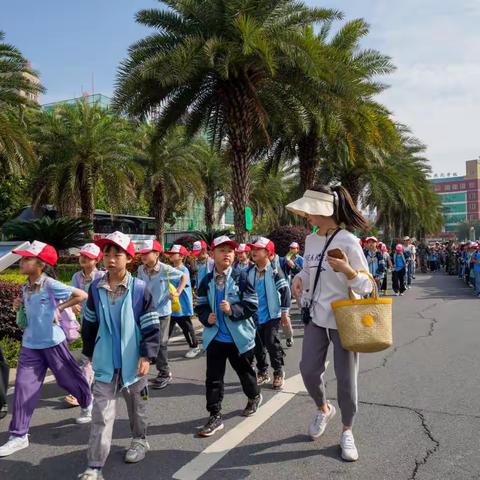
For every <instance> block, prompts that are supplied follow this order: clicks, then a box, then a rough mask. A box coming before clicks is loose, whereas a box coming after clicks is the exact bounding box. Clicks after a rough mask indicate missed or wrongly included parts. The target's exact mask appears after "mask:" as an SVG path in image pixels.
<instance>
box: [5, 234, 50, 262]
mask: <svg viewBox="0 0 480 480" xmlns="http://www.w3.org/2000/svg"><path fill="white" fill-rule="evenodd" d="M12 253H15V254H16V255H20V256H21V257H36V258H38V259H40V260H42V261H43V262H45V263H48V264H49V265H51V266H53V265H55V264H56V263H57V260H58V253H57V251H56V250H55V249H54V248H53V247H52V246H51V245H47V244H46V243H43V242H39V241H37V240H34V241H33V242H32V243H31V244H30V245H29V246H28V247H27V248H25V249H23V250H13V251H12Z"/></svg>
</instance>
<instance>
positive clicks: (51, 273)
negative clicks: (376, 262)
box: [37, 258, 57, 280]
mask: <svg viewBox="0 0 480 480" xmlns="http://www.w3.org/2000/svg"><path fill="white" fill-rule="evenodd" d="M37 263H38V264H39V265H43V273H44V274H45V275H48V276H49V277H51V278H53V279H55V280H56V279H57V274H56V272H55V269H54V268H53V267H52V266H51V265H48V263H45V262H44V261H43V260H40V259H39V258H37Z"/></svg>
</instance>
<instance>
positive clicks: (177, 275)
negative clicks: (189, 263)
mask: <svg viewBox="0 0 480 480" xmlns="http://www.w3.org/2000/svg"><path fill="white" fill-rule="evenodd" d="M166 272H168V277H169V278H170V280H181V279H182V277H183V273H184V272H182V271H181V270H177V269H176V268H174V267H172V266H171V265H167V264H165V276H166V275H167V273H166Z"/></svg>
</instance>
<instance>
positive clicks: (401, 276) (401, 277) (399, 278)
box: [392, 268, 407, 293]
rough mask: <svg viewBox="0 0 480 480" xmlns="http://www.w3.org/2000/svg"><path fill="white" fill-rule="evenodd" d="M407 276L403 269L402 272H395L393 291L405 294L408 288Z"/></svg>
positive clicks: (393, 275)
mask: <svg viewBox="0 0 480 480" xmlns="http://www.w3.org/2000/svg"><path fill="white" fill-rule="evenodd" d="M405 275H406V270H405V268H402V269H401V270H399V271H398V272H397V271H394V272H393V274H392V282H393V291H394V292H395V293H398V292H400V293H403V292H404V291H405V290H406V289H407V288H406V287H405Z"/></svg>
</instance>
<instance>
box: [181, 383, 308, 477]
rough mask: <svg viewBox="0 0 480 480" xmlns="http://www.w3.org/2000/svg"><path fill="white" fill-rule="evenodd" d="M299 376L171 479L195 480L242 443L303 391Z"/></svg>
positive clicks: (303, 387)
mask: <svg viewBox="0 0 480 480" xmlns="http://www.w3.org/2000/svg"><path fill="white" fill-rule="evenodd" d="M304 390H305V386H304V385H303V380H302V376H301V375H300V374H298V375H295V376H294V377H290V378H289V379H287V380H286V381H285V385H284V391H281V392H278V393H277V394H275V395H274V396H273V397H272V398H271V399H270V400H269V401H268V402H267V403H265V404H264V405H262V406H261V407H260V408H259V410H258V412H257V413H256V414H255V415H254V416H253V417H249V418H246V419H245V420H243V421H242V422H240V423H239V424H238V425H237V426H236V427H234V428H232V429H231V430H229V431H228V432H227V433H226V434H225V435H222V437H220V438H219V439H218V440H217V441H216V442H214V443H212V444H211V445H209V446H208V447H207V448H206V449H205V450H203V452H201V453H200V454H199V455H198V456H197V457H195V458H194V459H193V460H192V461H190V462H189V463H187V464H186V465H184V466H183V467H182V468H181V469H180V470H178V472H176V473H174V475H173V477H172V478H174V479H176V480H197V479H198V478H200V477H201V476H202V475H204V474H205V473H206V472H207V471H208V470H210V469H211V468H212V467H213V466H214V465H215V464H216V463H218V462H219V461H220V460H221V459H222V458H223V457H224V456H225V455H226V454H227V453H228V452H229V451H230V450H232V449H233V448H235V447H236V446H237V445H238V444H239V443H241V442H243V440H245V439H246V438H247V437H248V436H249V435H250V434H252V433H253V432H254V431H255V430H256V429H257V428H258V427H260V426H261V425H262V424H264V423H265V422H266V421H267V420H268V419H269V418H270V417H272V415H273V414H274V413H276V412H277V411H278V410H280V409H281V408H282V407H283V406H284V405H286V404H287V403H288V402H289V401H290V400H291V399H292V398H293V397H294V396H295V395H296V394H297V393H298V392H301V391H304Z"/></svg>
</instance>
